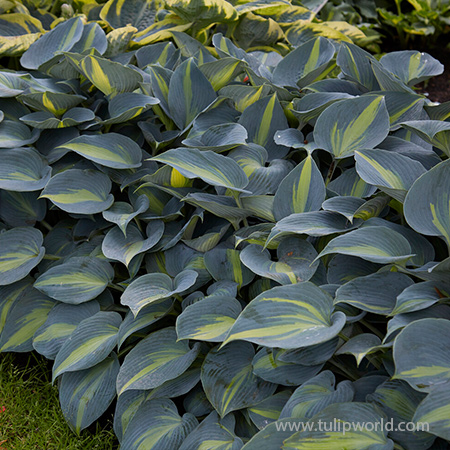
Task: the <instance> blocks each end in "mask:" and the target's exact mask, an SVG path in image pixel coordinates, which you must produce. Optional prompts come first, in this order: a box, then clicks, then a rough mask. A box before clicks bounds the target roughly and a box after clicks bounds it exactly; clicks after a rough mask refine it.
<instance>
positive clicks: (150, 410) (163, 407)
mask: <svg viewBox="0 0 450 450" xmlns="http://www.w3.org/2000/svg"><path fill="white" fill-rule="evenodd" d="M197 425H198V421H197V419H196V418H195V416H193V415H192V414H189V413H186V414H184V415H183V417H180V415H179V414H178V411H177V407H176V406H175V403H174V402H172V400H169V399H156V400H150V401H146V402H145V403H143V404H142V405H141V406H140V407H139V409H138V410H137V411H136V413H135V414H134V416H133V417H132V419H131V420H130V423H129V424H128V426H127V428H126V430H125V433H124V436H123V439H122V445H121V447H123V448H126V449H129V450H140V449H144V448H145V449H148V450H162V449H169V448H173V449H175V448H177V449H179V448H180V446H181V444H182V443H183V441H184V440H185V439H186V437H187V436H188V435H189V434H190V433H191V432H192V430H194V428H195V427H196V426H197Z"/></svg>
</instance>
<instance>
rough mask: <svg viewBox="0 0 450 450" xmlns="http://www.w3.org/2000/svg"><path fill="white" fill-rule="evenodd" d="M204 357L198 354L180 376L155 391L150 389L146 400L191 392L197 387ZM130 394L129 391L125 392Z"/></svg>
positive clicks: (172, 396) (173, 396)
mask: <svg viewBox="0 0 450 450" xmlns="http://www.w3.org/2000/svg"><path fill="white" fill-rule="evenodd" d="M203 359H204V355H201V354H199V356H198V357H197V359H196V360H195V361H194V362H193V363H192V365H190V366H189V368H188V369H187V370H186V371H185V372H183V373H182V374H181V375H180V376H178V377H176V378H174V379H170V380H167V381H165V382H164V383H163V384H161V385H160V386H158V387H157V388H155V389H152V391H151V392H150V394H148V398H149V399H152V398H168V397H169V398H175V397H179V396H180V395H184V394H187V393H188V392H190V391H192V390H193V389H194V387H195V386H198V385H199V381H200V368H201V363H202V361H203ZM126 392H130V391H126Z"/></svg>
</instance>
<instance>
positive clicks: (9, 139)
mask: <svg viewBox="0 0 450 450" xmlns="http://www.w3.org/2000/svg"><path fill="white" fill-rule="evenodd" d="M38 138H39V130H33V131H30V129H29V128H28V127H27V126H26V125H24V124H23V123H20V122H16V121H13V120H3V121H2V122H1V123H0V148H16V147H22V146H24V145H28V144H33V143H34V142H36V141H37V140H38Z"/></svg>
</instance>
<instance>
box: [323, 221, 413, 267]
mask: <svg viewBox="0 0 450 450" xmlns="http://www.w3.org/2000/svg"><path fill="white" fill-rule="evenodd" d="M331 253H340V254H341V255H350V256H358V257H359V258H362V259H365V260H367V261H371V262H374V263H381V264H389V263H395V262H398V263H402V262H405V261H407V260H408V259H409V258H410V257H411V256H413V255H412V254H411V246H410V245H409V242H408V241H407V240H406V239H405V238H404V237H403V236H402V235H401V234H399V233H397V232H396V231H393V230H390V229H389V228H387V227H384V226H374V227H366V228H361V229H359V230H354V231H351V232H350V233H347V234H345V235H342V236H338V237H336V238H334V239H332V240H331V241H330V242H329V243H328V244H327V246H326V247H325V248H324V249H323V250H322V251H321V252H320V254H319V256H318V257H319V258H320V257H322V256H325V255H329V254H331Z"/></svg>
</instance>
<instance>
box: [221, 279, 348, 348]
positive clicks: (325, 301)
mask: <svg viewBox="0 0 450 450" xmlns="http://www.w3.org/2000/svg"><path fill="white" fill-rule="evenodd" d="M332 312H333V299H332V298H331V297H330V296H329V295H328V294H326V293H325V292H324V291H322V290H321V289H319V288H318V287H317V286H315V285H313V284H312V283H310V282H305V283H298V284H292V285H288V286H280V287H275V288H272V289H270V290H268V291H266V292H263V293H262V294H260V295H258V296H257V297H256V298H254V299H253V300H252V301H251V302H250V303H249V304H248V306H247V307H246V308H245V309H244V310H243V311H242V313H241V314H240V315H239V317H238V318H237V320H236V322H235V324H234V325H233V327H232V328H231V330H230V332H229V335H228V337H227V339H226V340H225V342H224V344H227V343H228V342H230V341H235V340H245V341H250V342H254V343H255V344H259V345H265V346H266V347H282V348H299V347H308V346H310V345H314V344H319V343H321V342H325V341H328V340H329V339H331V338H333V337H334V336H336V335H337V334H338V333H339V331H340V330H341V329H342V327H343V326H344V323H345V316H344V314H343V313H341V312H337V313H335V314H332Z"/></svg>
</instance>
